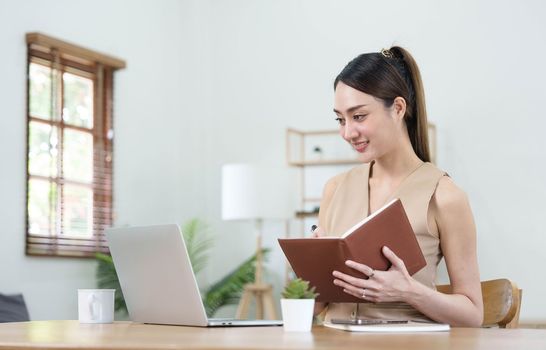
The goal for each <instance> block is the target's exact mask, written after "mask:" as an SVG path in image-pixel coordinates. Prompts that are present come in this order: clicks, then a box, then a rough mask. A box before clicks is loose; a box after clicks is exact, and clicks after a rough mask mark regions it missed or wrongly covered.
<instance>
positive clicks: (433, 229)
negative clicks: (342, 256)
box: [315, 46, 483, 327]
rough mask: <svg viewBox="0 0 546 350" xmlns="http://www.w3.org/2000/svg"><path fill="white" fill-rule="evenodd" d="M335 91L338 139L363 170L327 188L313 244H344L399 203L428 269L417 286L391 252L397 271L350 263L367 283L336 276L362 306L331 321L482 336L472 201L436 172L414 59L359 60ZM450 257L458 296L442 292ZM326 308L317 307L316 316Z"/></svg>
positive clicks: (387, 53) (333, 313) (338, 309)
mask: <svg viewBox="0 0 546 350" xmlns="http://www.w3.org/2000/svg"><path fill="white" fill-rule="evenodd" d="M334 89H335V101H334V112H335V114H336V116H337V118H336V120H337V121H338V122H339V132H340V135H341V136H342V137H343V139H345V140H346V141H347V142H348V143H349V144H350V145H351V146H352V147H353V148H354V149H355V150H356V151H357V152H359V153H360V156H361V159H362V160H363V161H364V163H365V164H363V165H360V166H357V167H355V168H353V169H351V170H350V171H348V172H345V173H343V174H340V175H338V176H335V177H334V178H332V179H330V180H329V181H328V182H327V184H326V185H325V188H324V194H323V198H322V202H321V206H320V213H319V229H317V230H316V231H315V235H316V236H322V235H324V234H325V233H328V234H333V233H336V234H341V233H342V232H344V231H346V230H347V229H348V228H350V227H351V226H352V225H354V224H355V223H356V222H358V221H360V220H361V219H362V218H363V217H364V216H367V215H370V214H371V213H373V212H374V211H375V210H377V209H379V208H381V207H382V206H383V205H384V204H385V203H387V202H389V201H390V200H391V199H392V198H400V199H401V201H402V203H403V205H404V208H405V209H406V213H407V214H408V218H409V219H410V223H411V225H412V227H413V230H414V232H415V234H416V237H417V240H418V242H419V245H420V246H421V249H422V251H423V254H424V255H425V259H426V261H427V266H426V267H425V268H423V269H422V270H421V271H419V272H417V273H416V274H414V275H413V276H410V275H409V274H408V272H407V270H406V268H405V266H404V262H403V261H402V260H401V259H399V258H398V257H397V256H396V255H395V254H394V253H393V252H392V251H391V250H389V248H388V247H383V254H384V255H385V257H386V258H387V259H388V260H389V261H390V262H391V263H392V266H391V268H390V269H389V270H388V271H374V270H372V269H371V268H370V267H368V266H366V265H363V264H358V263H355V262H352V261H347V262H346V264H347V265H348V266H349V267H351V268H352V269H354V270H355V271H360V272H362V273H364V274H365V275H367V276H368V277H369V278H368V279H361V278H355V277H352V276H350V275H346V274H343V273H341V272H339V271H334V272H333V277H334V278H333V280H334V282H333V283H334V284H335V285H337V286H339V287H340V288H343V290H344V292H346V293H348V294H351V295H354V296H356V297H358V298H360V299H362V303H359V304H351V303H330V304H329V305H326V307H327V311H326V315H325V318H326V321H328V320H330V319H332V318H345V319H347V318H351V317H362V318H384V319H400V318H405V319H415V320H434V321H436V322H441V323H448V324H450V325H452V326H467V327H468V326H471V327H478V326H480V325H481V323H482V320H483V303H482V295H481V288H480V277H479V271H478V263H477V256H476V229H475V225H474V220H473V216H472V211H471V209H470V205H469V203H468V200H467V197H466V195H465V193H464V192H463V191H462V190H461V189H460V188H458V187H457V186H456V185H455V183H454V182H453V181H452V180H451V179H450V178H449V177H448V176H447V175H446V174H445V173H444V172H443V171H441V170H439V169H438V168H436V167H435V166H434V165H432V164H431V163H430V155H429V149H428V137H427V117H426V110H425V99H424V91H423V85H422V82H421V76H420V73H419V69H418V68H417V65H416V63H415V61H414V60H413V58H412V56H411V55H410V54H409V52H408V51H406V50H404V49H403V48H400V47H396V46H395V47H391V48H390V49H388V50H382V51H381V52H379V53H368V54H363V55H360V56H358V57H356V58H355V59H354V60H352V61H351V62H349V64H347V66H346V67H345V68H344V69H343V71H342V72H341V73H340V74H339V75H338V76H337V78H336V80H335V83H334ZM442 257H444V258H445V261H446V265H447V270H448V273H449V279H450V283H451V285H452V288H453V294H451V295H447V294H442V293H440V292H437V291H436V290H435V278H436V269H437V266H438V263H439V261H440V260H441V258H442ZM324 306H325V305H321V304H318V305H317V307H316V311H317V312H320V311H321V310H322V309H323V307H324Z"/></svg>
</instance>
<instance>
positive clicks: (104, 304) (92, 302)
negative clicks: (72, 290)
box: [78, 289, 116, 323]
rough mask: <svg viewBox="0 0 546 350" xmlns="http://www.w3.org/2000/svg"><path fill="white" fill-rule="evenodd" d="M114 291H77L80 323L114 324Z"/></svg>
mask: <svg viewBox="0 0 546 350" xmlns="http://www.w3.org/2000/svg"><path fill="white" fill-rule="evenodd" d="M115 292H116V290H115V289H78V319H79V320H80V323H112V322H114V293H115Z"/></svg>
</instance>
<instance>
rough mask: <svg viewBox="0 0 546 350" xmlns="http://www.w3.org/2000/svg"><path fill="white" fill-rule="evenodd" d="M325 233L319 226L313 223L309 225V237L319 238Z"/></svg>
mask: <svg viewBox="0 0 546 350" xmlns="http://www.w3.org/2000/svg"><path fill="white" fill-rule="evenodd" d="M325 235H326V232H325V231H324V230H323V229H322V228H321V227H317V226H315V225H313V227H311V237H313V238H320V237H324V236H325Z"/></svg>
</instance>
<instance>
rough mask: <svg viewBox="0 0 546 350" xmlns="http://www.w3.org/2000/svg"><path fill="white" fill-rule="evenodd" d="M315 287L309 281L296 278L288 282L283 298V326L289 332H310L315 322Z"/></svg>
mask: <svg viewBox="0 0 546 350" xmlns="http://www.w3.org/2000/svg"><path fill="white" fill-rule="evenodd" d="M317 295H318V293H315V287H310V286H309V282H308V281H304V280H302V279H301V278H296V279H293V280H291V281H290V282H288V284H287V285H286V287H285V288H284V291H283V292H282V299H281V312H282V320H283V327H284V330H285V331H289V332H309V331H310V330H311V325H312V323H313V309H314V307H315V298H316V297H317Z"/></svg>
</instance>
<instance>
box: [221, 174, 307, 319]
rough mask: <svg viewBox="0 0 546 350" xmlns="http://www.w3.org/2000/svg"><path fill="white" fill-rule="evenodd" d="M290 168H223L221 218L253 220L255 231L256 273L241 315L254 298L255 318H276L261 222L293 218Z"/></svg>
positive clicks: (239, 310)
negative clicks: (264, 272)
mask: <svg viewBox="0 0 546 350" xmlns="http://www.w3.org/2000/svg"><path fill="white" fill-rule="evenodd" d="M293 175H294V174H293V172H292V171H291V169H289V168H280V167H279V168H274V167H266V166H256V165H251V164H226V165H224V166H223V167H222V219H223V220H252V221H254V223H255V230H256V272H255V279H254V283H252V284H248V285H246V286H245V288H244V291H243V295H242V297H241V300H240V302H239V307H238V308H237V315H236V317H237V318H244V317H245V316H246V314H247V312H248V307H249V305H250V303H251V301H252V299H253V298H255V299H256V318H258V319H260V318H263V317H264V308H265V311H266V313H267V316H266V317H267V318H271V319H276V318H277V317H276V314H277V313H276V311H275V310H276V309H275V304H274V302H273V294H272V286H271V285H270V284H266V283H264V282H263V280H262V277H263V276H262V264H263V256H262V229H263V221H264V220H266V219H267V220H269V219H282V220H286V219H288V218H291V217H293V215H294V210H295V207H296V206H295V204H296V195H297V193H296V179H295V178H294V176H293Z"/></svg>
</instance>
